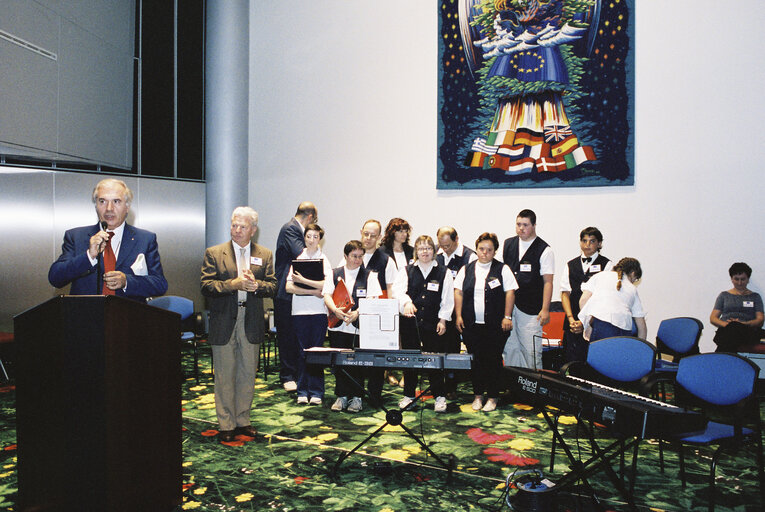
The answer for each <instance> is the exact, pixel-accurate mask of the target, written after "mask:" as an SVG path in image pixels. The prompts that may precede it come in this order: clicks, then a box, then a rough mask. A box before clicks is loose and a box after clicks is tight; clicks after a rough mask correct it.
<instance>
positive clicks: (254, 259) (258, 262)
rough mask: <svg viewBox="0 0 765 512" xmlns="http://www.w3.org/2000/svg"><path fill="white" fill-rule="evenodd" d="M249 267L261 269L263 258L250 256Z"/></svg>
mask: <svg viewBox="0 0 765 512" xmlns="http://www.w3.org/2000/svg"><path fill="white" fill-rule="evenodd" d="M250 265H257V266H259V267H262V266H263V258H258V257H257V256H250Z"/></svg>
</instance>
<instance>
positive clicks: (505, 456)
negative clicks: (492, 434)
mask: <svg viewBox="0 0 765 512" xmlns="http://www.w3.org/2000/svg"><path fill="white" fill-rule="evenodd" d="M483 453H485V454H486V455H488V456H489V460H490V461H493V462H502V463H504V464H505V465H506V466H532V465H534V464H539V459H532V458H531V457H521V456H519V455H515V454H513V453H509V452H506V451H505V450H501V449H499V448H486V449H485V450H484V451H483Z"/></svg>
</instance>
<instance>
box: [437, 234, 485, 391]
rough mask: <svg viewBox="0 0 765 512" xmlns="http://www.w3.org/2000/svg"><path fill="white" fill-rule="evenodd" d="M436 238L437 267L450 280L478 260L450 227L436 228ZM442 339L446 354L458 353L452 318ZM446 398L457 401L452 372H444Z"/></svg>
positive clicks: (457, 335) (458, 339)
mask: <svg viewBox="0 0 765 512" xmlns="http://www.w3.org/2000/svg"><path fill="white" fill-rule="evenodd" d="M436 238H437V239H438V253H437V254H436V261H437V262H438V264H439V265H443V266H445V267H446V268H447V270H449V272H450V273H451V274H452V278H456V277H457V272H459V271H460V269H461V268H462V267H464V266H465V265H467V264H468V263H472V262H474V261H476V260H477V259H478V256H476V253H475V251H474V250H472V249H470V248H468V247H465V246H464V245H462V244H461V243H460V237H459V235H457V230H456V229H454V228H453V227H452V226H442V227H440V228H438V231H437V232H436ZM443 338H444V344H445V346H446V347H447V351H448V352H452V353H455V354H458V353H459V352H460V344H461V343H462V337H461V336H460V333H459V332H457V328H456V327H455V326H454V317H452V319H451V320H449V321H448V322H446V334H444V336H443ZM446 397H447V398H448V399H449V400H456V399H457V378H456V375H455V373H454V372H446Z"/></svg>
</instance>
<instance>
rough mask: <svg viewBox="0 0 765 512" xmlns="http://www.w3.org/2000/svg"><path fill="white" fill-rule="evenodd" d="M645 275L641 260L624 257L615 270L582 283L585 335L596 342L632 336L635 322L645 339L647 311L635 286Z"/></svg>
mask: <svg viewBox="0 0 765 512" xmlns="http://www.w3.org/2000/svg"><path fill="white" fill-rule="evenodd" d="M642 276H643V270H642V269H641V268H640V262H639V261H638V260H636V259H635V258H622V259H620V260H619V263H617V264H616V265H614V268H613V270H611V271H609V272H601V273H599V274H596V275H594V276H593V277H591V278H590V280H589V281H587V282H586V283H584V284H582V297H581V298H580V299H579V306H580V307H581V308H582V309H581V310H580V311H579V320H581V322H582V325H584V339H586V340H588V341H589V342H590V343H592V342H593V341H597V340H600V339H603V338H610V337H611V336H630V335H632V334H633V325H635V326H637V337H638V338H641V339H645V337H646V335H647V328H646V324H645V311H643V304H641V302H640V297H639V296H638V293H637V287H636V286H635V283H637V282H638V281H640V278H641V277H642Z"/></svg>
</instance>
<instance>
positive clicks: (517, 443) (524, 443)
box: [508, 439, 534, 452]
mask: <svg viewBox="0 0 765 512" xmlns="http://www.w3.org/2000/svg"><path fill="white" fill-rule="evenodd" d="M508 445H509V446H510V448H512V449H513V450H518V451H519V452H522V451H523V450H530V449H532V448H534V441H532V440H531V439H513V440H512V441H510V442H509V443H508Z"/></svg>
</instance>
